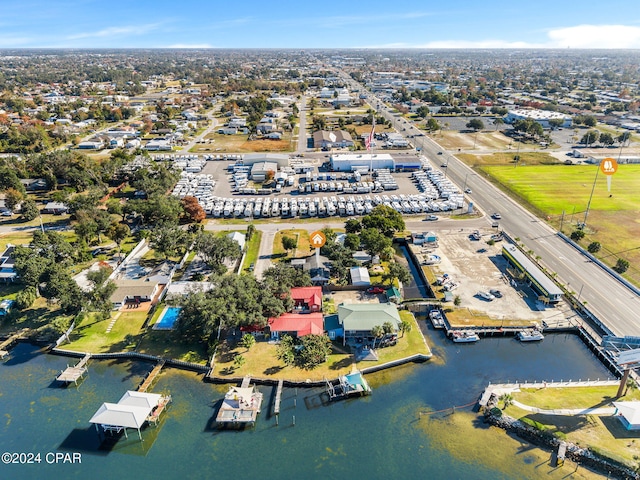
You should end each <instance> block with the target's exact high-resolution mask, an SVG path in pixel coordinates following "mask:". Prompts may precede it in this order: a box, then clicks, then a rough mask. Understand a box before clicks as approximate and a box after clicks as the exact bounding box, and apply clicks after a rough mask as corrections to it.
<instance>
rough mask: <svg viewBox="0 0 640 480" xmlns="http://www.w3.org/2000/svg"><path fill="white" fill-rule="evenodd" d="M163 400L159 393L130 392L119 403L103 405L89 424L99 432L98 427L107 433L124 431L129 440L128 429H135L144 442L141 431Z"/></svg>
mask: <svg viewBox="0 0 640 480" xmlns="http://www.w3.org/2000/svg"><path fill="white" fill-rule="evenodd" d="M161 399H162V395H160V394H157V393H143V392H135V391H132V390H129V391H127V392H125V394H124V395H123V396H122V398H121V399H120V400H119V401H118V403H103V404H102V406H101V407H100V408H99V409H98V411H97V412H96V413H94V414H93V417H91V420H89V422H90V423H93V424H94V425H95V426H96V430H98V426H101V427H102V430H103V431H105V432H107V431H109V432H116V433H119V432H121V431H124V436H125V437H127V438H129V437H128V435H127V428H135V429H136V430H138V436H139V437H140V440H142V435H141V434H140V429H141V428H142V425H143V424H144V422H146V421H147V419H148V418H149V415H150V414H151V412H152V411H153V409H154V408H156V407H157V406H158V404H159V403H160V401H161Z"/></svg>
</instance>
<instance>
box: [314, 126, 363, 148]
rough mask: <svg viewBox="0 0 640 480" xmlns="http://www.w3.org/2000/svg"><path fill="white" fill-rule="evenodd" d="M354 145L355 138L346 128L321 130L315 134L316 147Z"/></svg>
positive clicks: (345, 146)
mask: <svg viewBox="0 0 640 480" xmlns="http://www.w3.org/2000/svg"><path fill="white" fill-rule="evenodd" d="M353 145H354V143H353V138H352V137H351V134H350V133H349V132H347V131H346V130H334V131H332V132H330V131H327V130H319V131H317V132H314V134H313V147H314V148H324V149H329V148H347V147H353Z"/></svg>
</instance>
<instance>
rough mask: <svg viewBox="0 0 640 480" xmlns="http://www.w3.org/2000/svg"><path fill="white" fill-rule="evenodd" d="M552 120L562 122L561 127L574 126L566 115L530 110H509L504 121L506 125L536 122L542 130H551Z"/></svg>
mask: <svg viewBox="0 0 640 480" xmlns="http://www.w3.org/2000/svg"><path fill="white" fill-rule="evenodd" d="M552 119H558V120H562V121H563V123H562V125H560V126H561V127H566V128H569V127H571V126H572V125H573V119H572V118H571V117H570V116H569V115H567V114H566V113H562V112H552V111H547V110H536V109H529V108H518V109H515V110H509V112H508V113H507V116H506V117H505V119H504V121H505V122H506V123H513V122H515V121H516V120H535V121H536V122H538V123H539V124H540V125H542V128H551V125H550V124H549V120H552Z"/></svg>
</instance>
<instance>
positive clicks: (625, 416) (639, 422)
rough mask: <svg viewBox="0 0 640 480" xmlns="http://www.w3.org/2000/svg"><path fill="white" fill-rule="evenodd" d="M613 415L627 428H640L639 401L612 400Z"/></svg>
mask: <svg viewBox="0 0 640 480" xmlns="http://www.w3.org/2000/svg"><path fill="white" fill-rule="evenodd" d="M613 406H614V407H616V413H615V415H616V416H617V417H618V418H619V419H620V421H621V422H622V424H623V425H624V427H625V428H626V429H627V430H640V402H638V401H634V402H613Z"/></svg>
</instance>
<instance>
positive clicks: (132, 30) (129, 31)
mask: <svg viewBox="0 0 640 480" xmlns="http://www.w3.org/2000/svg"><path fill="white" fill-rule="evenodd" d="M158 27H160V24H159V23H149V24H147V25H127V26H124V27H108V28H104V29H102V30H98V31H97V32H84V33H77V34H75V35H69V36H68V37H67V39H68V40H77V39H80V38H100V37H113V36H115V35H125V36H128V35H144V34H145V33H149V32H151V31H152V30H156V29H157V28H158Z"/></svg>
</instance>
